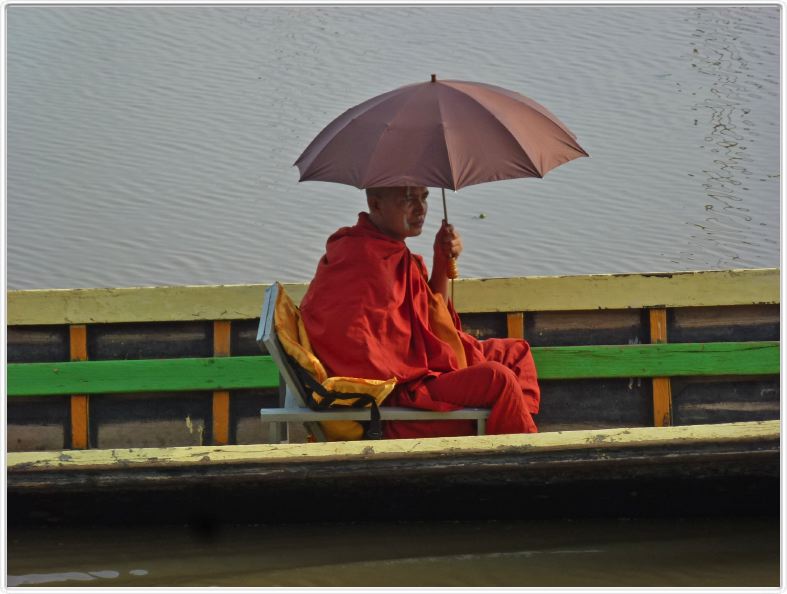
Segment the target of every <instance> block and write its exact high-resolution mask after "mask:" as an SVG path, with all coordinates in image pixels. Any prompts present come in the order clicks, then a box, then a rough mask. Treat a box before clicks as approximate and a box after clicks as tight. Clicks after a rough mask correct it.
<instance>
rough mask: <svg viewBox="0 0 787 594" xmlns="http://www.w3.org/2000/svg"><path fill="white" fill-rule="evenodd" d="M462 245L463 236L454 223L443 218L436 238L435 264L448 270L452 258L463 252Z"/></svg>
mask: <svg viewBox="0 0 787 594" xmlns="http://www.w3.org/2000/svg"><path fill="white" fill-rule="evenodd" d="M462 247H463V246H462V237H461V236H460V235H459V233H458V232H457V231H456V230H455V229H454V226H453V225H449V224H448V223H446V222H445V220H443V224H442V225H440V229H439V230H438V231H437V235H435V238H434V264H435V265H436V266H439V267H441V268H445V269H446V270H447V269H448V263H449V262H450V261H451V259H452V258H453V259H454V260H455V259H456V258H458V257H459V254H461V253H462Z"/></svg>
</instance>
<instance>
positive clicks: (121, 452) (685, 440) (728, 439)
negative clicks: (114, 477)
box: [6, 420, 781, 473]
mask: <svg viewBox="0 0 787 594" xmlns="http://www.w3.org/2000/svg"><path fill="white" fill-rule="evenodd" d="M780 425H781V422H780V421H778V420H775V421H754V422H747V423H726V424H718V425H687V426H679V427H630V428H621V429H593V430H585V431H556V432H549V433H535V434H530V435H488V436H472V437H443V438H431V439H396V440H393V439H392V440H382V441H374V442H370V441H344V442H328V443H307V444H255V445H238V446H200V447H173V448H133V449H117V450H62V451H55V452H9V453H8V454H7V455H6V464H7V468H8V472H9V473H14V472H27V471H53V470H56V471H60V470H62V471H68V470H78V469H100V468H106V469H111V468H118V467H122V468H134V467H138V468H142V467H144V468H155V467H171V466H195V465H222V464H254V463H256V464H260V463H263V464H264V463H282V464H286V463H290V464H293V463H301V462H329V461H353V460H358V459H361V460H373V459H390V458H407V459H416V458H419V457H423V458H434V457H452V456H457V455H466V454H489V453H515V454H533V455H538V453H539V452H554V451H561V450H586V449H593V448H604V449H618V448H625V447H632V446H652V445H660V444H661V445H670V444H672V445H692V444H700V443H734V442H752V441H765V440H773V439H778V438H779V435H780Z"/></svg>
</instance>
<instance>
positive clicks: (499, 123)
mask: <svg viewBox="0 0 787 594" xmlns="http://www.w3.org/2000/svg"><path fill="white" fill-rule="evenodd" d="M446 87H448V88H450V89H451V90H452V91H454V92H456V93H460V94H461V95H463V96H465V97H467V98H469V99H471V100H472V101H474V102H475V103H476V104H477V105H478V106H479V107H481V108H482V109H483V111H484V113H487V114H489V116H490V117H491V118H492V119H493V120H494V121H495V122H497V123H498V125H499V126H500V127H501V128H502V129H503V130H504V131H505V133H506V134H507V135H508V136H509V137H511V139H512V140H513V141H514V144H516V146H517V147H518V148H519V150H520V151H521V152H522V155H523V156H524V157H525V159H527V161H528V162H529V163H530V164H531V165H532V166H533V169H534V170H535V172H536V173H537V174H538V175H537V177H539V178H542V179H543V177H544V175H545V173H542V172H541V170H540V169H539V168H538V166H536V164H535V163H534V162H533V159H531V158H530V155H528V154H527V151H526V150H525V148H524V147H523V146H522V144H521V143H520V142H519V140H517V138H516V136H514V135H513V134H512V133H511V130H509V129H508V127H507V126H506V125H505V124H504V123H503V122H501V121H500V119H499V118H498V117H497V116H496V115H495V114H494V113H492V111H490V110H489V108H487V107H486V106H485V105H484V104H483V103H482V102H481V101H479V100H478V99H476V98H475V97H473V96H472V95H471V94H470V93H465V92H463V91H462V90H460V89H457V88H455V87H452V86H450V85H446ZM534 111H536V113H538V115H539V117H541V118H545V119H547V120H548V121H549V122H550V123H553V121H552V119H551V118H549V117H547V116H545V115H544V114H542V113H541V112H539V111H537V110H534Z"/></svg>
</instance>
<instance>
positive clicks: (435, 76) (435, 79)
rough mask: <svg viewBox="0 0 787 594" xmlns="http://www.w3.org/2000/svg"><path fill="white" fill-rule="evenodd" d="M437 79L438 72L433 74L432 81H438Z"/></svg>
mask: <svg viewBox="0 0 787 594" xmlns="http://www.w3.org/2000/svg"><path fill="white" fill-rule="evenodd" d="M436 81H437V75H436V74H433V75H432V82H436Z"/></svg>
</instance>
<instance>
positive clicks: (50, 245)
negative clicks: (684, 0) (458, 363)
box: [7, 5, 781, 289]
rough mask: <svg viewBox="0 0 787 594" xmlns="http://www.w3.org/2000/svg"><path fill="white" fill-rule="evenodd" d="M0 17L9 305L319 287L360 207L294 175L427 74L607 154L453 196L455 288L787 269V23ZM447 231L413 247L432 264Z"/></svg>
mask: <svg viewBox="0 0 787 594" xmlns="http://www.w3.org/2000/svg"><path fill="white" fill-rule="evenodd" d="M7 15H8V19H7V24H8V36H7V48H8V53H7V55H8V67H7V82H8V85H7V88H8V99H7V113H8V131H7V149H8V180H7V182H8V183H7V188H8V189H7V197H8V204H7V221H8V239H7V241H8V252H7V253H8V277H7V278H8V286H9V288H12V289H15V288H49V287H91V286H134V285H160V284H206V283H207V284H221V283H254V282H268V281H272V280H274V279H279V280H285V281H306V280H309V279H310V278H311V276H312V275H313V273H314V269H315V265H316V261H317V259H318V257H319V256H320V255H321V253H322V251H323V248H324V242H325V239H326V237H327V236H328V235H329V234H330V233H332V232H333V231H334V230H335V229H336V228H338V227H340V226H343V225H347V224H352V223H354V221H355V218H356V214H357V212H358V211H359V210H361V209H362V208H363V207H364V204H365V202H364V199H363V194H362V192H360V191H359V190H356V189H354V188H350V187H348V186H342V185H339V184H330V183H321V182H307V183H303V184H299V183H297V178H298V174H297V169H295V168H294V167H292V163H293V162H294V161H295V159H296V158H297V157H298V155H299V154H300V152H301V151H302V150H303V149H304V148H305V147H306V146H307V145H308V143H309V141H310V140H311V139H312V138H313V137H314V136H315V135H316V134H317V133H318V132H319V131H320V130H321V129H322V128H323V127H324V126H325V125H326V124H328V123H329V122H330V121H331V120H332V119H333V118H334V117H336V116H337V115H339V114H340V113H342V112H343V111H344V110H346V109H347V108H349V107H350V106H352V105H355V104H358V103H360V102H362V101H364V100H365V99H367V98H369V97H372V96H374V95H377V94H379V93H382V92H385V91H388V90H390V89H392V88H395V87H398V86H401V85H404V84H408V83H412V82H417V81H421V80H424V81H425V80H428V78H429V75H430V74H431V73H437V74H438V76H440V77H441V78H454V79H461V80H475V81H483V82H488V83H492V84H497V85H500V86H503V87H507V88H510V89H513V90H516V91H518V92H521V93H524V94H525V95H528V96H530V97H532V98H533V99H535V100H536V101H538V102H540V103H542V104H544V105H545V106H547V107H548V108H549V109H550V110H551V111H552V112H553V113H555V114H556V115H557V116H558V117H559V118H561V119H562V120H563V121H564V122H565V123H566V125H568V126H569V127H570V128H571V129H572V130H573V131H574V132H575V133H576V134H577V136H578V137H579V141H580V142H581V144H582V145H583V146H584V148H585V149H586V150H587V151H588V152H589V153H590V154H591V158H589V159H579V160H576V161H573V162H571V163H569V164H567V165H565V166H563V167H560V168H558V169H556V170H554V171H552V172H551V173H550V174H549V175H547V177H546V178H545V179H543V180H535V179H529V180H513V181H505V182H497V183H490V184H482V185H478V186H473V187H470V188H465V189H463V190H461V191H460V192H458V193H457V194H455V195H454V194H453V193H449V194H450V195H449V219H450V220H451V221H452V222H453V223H455V225H456V226H457V228H458V229H459V230H460V232H461V233H462V234H463V237H464V241H465V252H464V254H463V255H462V258H461V260H460V273H461V274H462V275H463V276H465V277H490V276H522V275H533V274H575V273H597V272H600V273H606V272H637V271H673V270H696V269H710V268H730V267H770V266H778V263H779V245H778V241H779V196H780V183H781V180H780V171H779V84H780V80H779V52H780V49H779V48H780V45H779V41H780V40H779V19H780V8H779V7H778V6H715V7H714V6H699V7H697V6H679V5H673V6H611V7H593V6H497V7H493V6H455V7H450V6H445V7H443V6H440V7H412V6H392V7H384V6H378V7H356V6H344V7H325V6H319V7H312V6H289V7H273V6H236V7H211V6H192V7H188V6H179V7H163V6H154V7H140V6H82V7H76V6H17V5H15V6H9V7H8V9H7ZM438 194H439V192H434V193H433V195H438ZM436 206H437V205H435V206H434V207H433V209H435V207H436ZM436 210H438V211H439V210H440V209H439V208H436ZM482 214H483V215H484V216H483V218H482V216H481V215H482ZM439 218H440V217H439V215H438V214H436V213H434V212H433V213H432V216H431V217H430V219H429V220H428V222H427V225H426V228H425V232H424V235H423V236H422V237H421V238H418V239H416V240H414V241H412V247H413V249H414V250H415V251H418V252H421V253H424V254H425V255H426V256H427V260H430V254H431V243H432V238H433V235H434V232H435V231H436V229H437V227H438V223H439Z"/></svg>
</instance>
